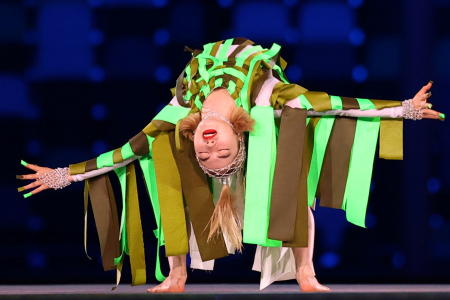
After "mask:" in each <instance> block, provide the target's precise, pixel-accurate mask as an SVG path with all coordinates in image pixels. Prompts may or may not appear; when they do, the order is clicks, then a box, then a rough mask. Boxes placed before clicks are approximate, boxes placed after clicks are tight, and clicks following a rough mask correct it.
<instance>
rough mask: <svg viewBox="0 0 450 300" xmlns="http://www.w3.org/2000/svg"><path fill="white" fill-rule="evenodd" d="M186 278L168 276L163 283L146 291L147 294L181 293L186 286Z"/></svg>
mask: <svg viewBox="0 0 450 300" xmlns="http://www.w3.org/2000/svg"><path fill="white" fill-rule="evenodd" d="M186 278H187V276H183V275H181V276H175V275H169V276H168V277H167V278H166V279H165V280H164V281H163V282H161V283H160V284H158V285H157V286H155V287H152V288H149V289H147V292H148V293H182V292H184V287H185V285H186Z"/></svg>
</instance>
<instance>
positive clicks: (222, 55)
mask: <svg viewBox="0 0 450 300" xmlns="http://www.w3.org/2000/svg"><path fill="white" fill-rule="evenodd" d="M232 44H233V39H228V40H226V41H225V42H223V43H222V45H220V47H219V53H218V54H217V55H216V57H217V58H219V59H222V60H225V59H227V56H228V50H229V49H230V47H231V45H232Z"/></svg>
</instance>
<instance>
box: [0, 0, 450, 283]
mask: <svg viewBox="0 0 450 300" xmlns="http://www.w3.org/2000/svg"><path fill="white" fill-rule="evenodd" d="M230 37H247V38H249V39H251V40H253V41H255V42H257V43H260V44H262V45H264V46H266V47H268V46H270V45H271V43H273V42H276V43H279V44H280V45H282V47H283V48H282V55H283V57H284V58H285V59H286V60H287V61H288V67H287V75H288V77H289V79H290V80H291V81H292V82H296V83H299V84H300V85H302V86H305V87H306V88H308V89H310V90H319V91H326V92H329V93H330V94H334V95H342V96H353V97H365V98H377V99H394V100H404V99H408V98H411V97H412V96H413V95H414V94H415V92H416V91H417V90H418V89H419V88H420V87H421V86H422V85H424V84H425V83H426V82H427V81H428V80H434V82H435V85H434V87H433V97H432V98H431V102H432V103H433V104H434V107H435V108H436V109H437V110H440V111H442V112H447V115H449V114H450V105H449V103H450V97H449V95H450V1H449V0H403V1H389V0H378V1H364V0H348V1H344V0H322V1H312V0H309V1H308V0H304V1H301V0H299V1H297V0H284V1H282V0H278V1H262V0H258V1H257V0H253V1H247V0H241V1H237V0H234V1H233V0H214V1H213V0H210V1H175V0H89V1H82V0H24V1H18V0H10V1H6V0H2V1H1V2H0V125H1V131H0V132H1V145H2V146H1V147H0V151H1V157H2V172H0V176H1V181H0V195H1V205H2V210H1V211H2V214H1V217H0V232H1V242H0V245H1V247H0V265H1V269H2V272H0V283H75V282H79V283H99V282H103V283H107V282H109V283H113V282H114V279H115V274H114V273H113V272H106V273H105V272H103V271H102V267H101V263H100V260H99V253H98V252H99V251H98V241H97V238H96V236H95V232H94V221H93V219H92V216H90V219H89V224H90V227H89V235H88V237H89V252H90V254H91V256H93V257H94V260H92V261H90V260H88V259H87V258H86V257H85V256H84V251H83V212H82V210H83V199H82V184H80V183H78V184H74V185H72V186H70V187H69V188H66V189H64V190H61V191H46V192H44V193H41V194H39V195H36V196H32V197H30V198H28V199H23V198H22V197H21V195H19V194H18V193H17V191H16V188H17V187H18V186H20V185H21V184H22V182H18V181H16V180H15V177H14V175H15V174H24V173H26V169H25V168H23V167H21V166H20V164H19V162H20V159H24V160H26V161H28V162H31V163H36V164H40V165H44V166H50V167H63V166H67V165H68V164H69V163H75V162H79V161H83V160H86V159H89V158H91V157H93V156H94V155H98V154H99V153H102V152H105V151H107V150H110V149H114V148H116V147H118V146H120V145H122V144H123V143H124V142H125V141H127V140H128V138H130V137H131V136H133V135H134V134H136V133H137V132H138V131H140V130H141V129H142V128H143V127H144V126H145V125H146V124H147V123H148V122H149V121H150V120H151V119H152V117H153V116H154V115H155V113H156V112H158V111H159V109H161V107H162V106H163V105H165V104H166V103H167V102H168V101H169V100H170V98H171V94H170V91H169V89H170V88H171V87H173V86H174V85H175V80H176V78H177V76H178V74H179V73H180V71H181V70H182V68H183V67H184V66H185V64H186V63H187V62H188V60H189V55H190V54H189V53H186V52H184V51H183V48H184V46H185V45H187V46H190V47H192V48H199V47H201V45H203V44H205V43H207V42H212V41H217V40H221V39H225V38H230ZM449 123H450V121H447V122H439V121H429V120H425V121H420V122H414V121H407V122H405V128H404V130H405V139H404V152H405V159H404V161H381V160H378V159H377V160H376V161H375V169H374V176H373V182H372V186H371V190H372V193H371V196H370V200H369V207H368V215H367V227H368V228H367V229H363V228H357V227H355V226H353V225H350V224H348V223H347V222H346V221H345V217H344V215H343V213H342V212H341V211H337V210H331V209H326V208H321V207H319V208H318V209H317V210H316V212H315V215H316V226H317V236H316V248H315V256H314V260H315V265H316V272H317V274H318V276H319V279H321V280H322V281H323V282H325V283H331V282H346V283H352V282H410V283H412V282H423V283H432V282H448V281H450V273H449V271H448V270H449V269H450V201H449V200H450V190H449V186H450V172H449V168H450V155H449V153H450V126H449ZM141 191H142V193H141V195H142V197H141V198H142V199H141V207H142V211H143V214H144V221H143V222H144V234H145V237H144V238H145V243H146V255H147V265H148V269H149V274H152V273H153V272H152V270H153V266H154V257H155V256H154V249H155V247H154V243H155V240H154V237H153V234H152V230H153V229H154V224H153V223H152V222H153V217H152V211H151V206H150V204H149V201H148V198H147V195H146V193H145V192H144V191H143V190H142V189H141ZM254 251H255V248H254V247H253V246H251V245H246V246H245V250H244V253H243V254H240V255H234V256H230V257H228V258H224V259H221V260H219V261H218V262H217V264H216V269H215V271H213V272H212V273H206V272H203V271H190V272H189V276H190V277H189V281H190V282H223V281H227V282H257V281H258V276H259V273H256V272H252V271H251V270H250V269H251V264H252V258H253V254H254ZM163 267H164V268H165V270H167V264H166V263H165V264H164V265H163ZM124 273H125V277H124V280H123V282H129V280H130V279H129V277H128V275H127V274H128V273H129V272H128V271H127V270H125V272H124ZM149 281H150V282H154V281H155V279H154V278H153V277H152V276H151V275H150V276H149Z"/></svg>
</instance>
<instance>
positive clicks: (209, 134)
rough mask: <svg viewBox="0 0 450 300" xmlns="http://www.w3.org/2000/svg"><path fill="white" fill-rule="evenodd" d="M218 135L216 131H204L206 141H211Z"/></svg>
mask: <svg viewBox="0 0 450 300" xmlns="http://www.w3.org/2000/svg"><path fill="white" fill-rule="evenodd" d="M216 134H217V131H215V130H214V129H206V130H205V131H203V134H202V135H203V138H204V139H205V140H209V139H212V138H213V137H215V136H216Z"/></svg>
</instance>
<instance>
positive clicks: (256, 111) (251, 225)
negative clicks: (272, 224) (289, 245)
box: [243, 106, 281, 247]
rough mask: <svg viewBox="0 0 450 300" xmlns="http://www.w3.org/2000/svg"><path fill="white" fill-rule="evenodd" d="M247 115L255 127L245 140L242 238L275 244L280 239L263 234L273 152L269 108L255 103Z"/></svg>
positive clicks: (271, 122)
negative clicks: (252, 120) (245, 163)
mask: <svg viewBox="0 0 450 300" xmlns="http://www.w3.org/2000/svg"><path fill="white" fill-rule="evenodd" d="M251 117H252V118H253V119H254V120H255V126H254V128H253V131H252V132H250V135H249V141H248V156H247V157H248V161H247V176H246V189H245V209H244V237H243V241H244V243H251V244H258V245H262V246H266V247H279V246H281V241H276V240H270V239H268V237H267V236H268V229H269V219H270V200H271V195H272V180H273V175H274V170H275V160H276V155H277V149H276V136H275V122H274V118H273V108H272V107H270V106H255V107H253V108H252V110H251ZM263 149H264V151H263Z"/></svg>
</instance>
